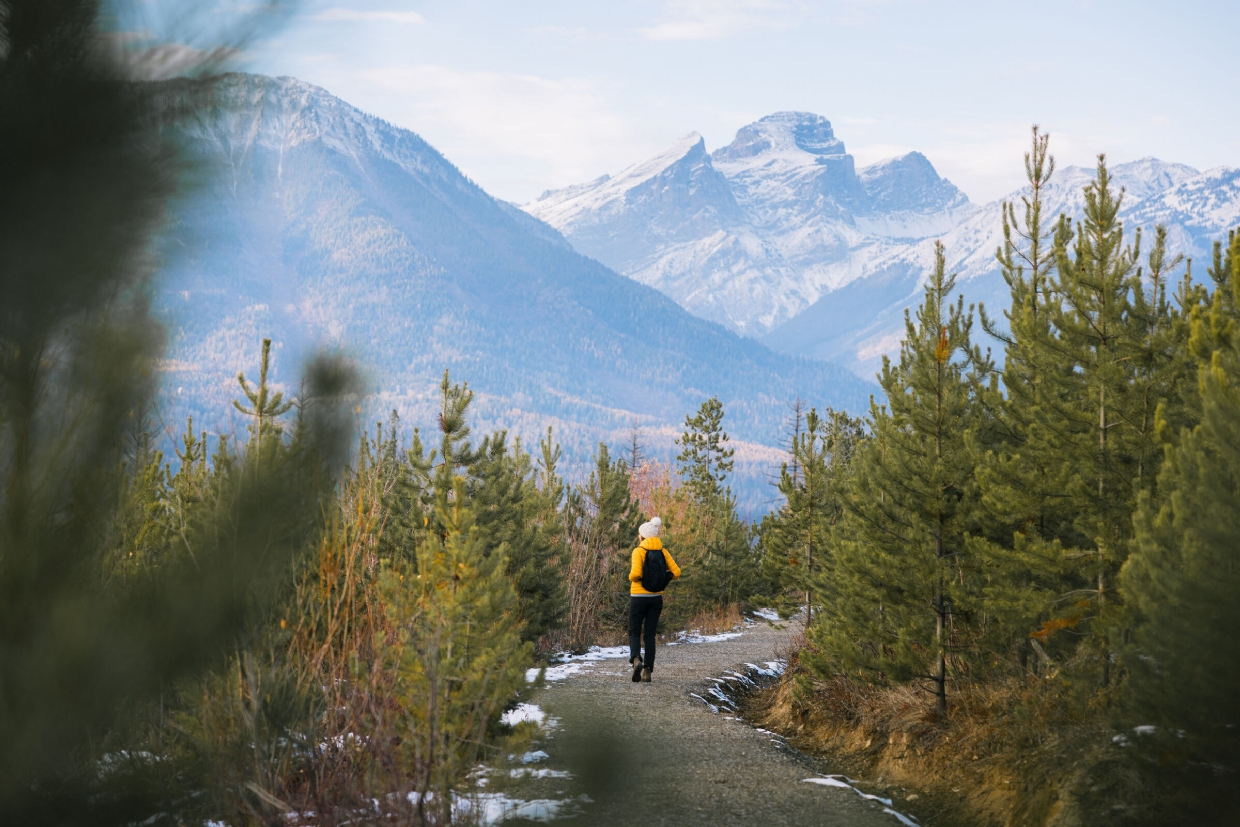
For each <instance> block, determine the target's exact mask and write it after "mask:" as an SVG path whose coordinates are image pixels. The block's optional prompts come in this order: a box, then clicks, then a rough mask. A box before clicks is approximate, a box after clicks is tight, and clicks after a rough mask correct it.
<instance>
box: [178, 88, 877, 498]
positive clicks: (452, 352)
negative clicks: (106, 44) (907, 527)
mask: <svg viewBox="0 0 1240 827" xmlns="http://www.w3.org/2000/svg"><path fill="white" fill-rule="evenodd" d="M163 88H164V90H165V91H166V94H167V96H168V99H169V101H170V102H174V101H175V100H176V98H177V97H178V96H185V95H189V96H206V101H205V102H204V105H203V106H198V107H193V108H192V109H193V111H196V112H198V113H200V114H198V115H196V116H194V117H193V118H192V119H191V120H190V121H188V122H182V123H180V124H179V125H177V126H176V135H177V136H178V140H181V141H183V142H184V144H185V146H186V147H188V148H190V149H191V150H192V151H193V152H194V153H195V154H196V157H198V158H199V159H200V160H201V161H202V163H203V164H204V165H205V166H206V169H207V173H209V174H203V175H201V176H200V177H202V178H203V181H204V183H203V184H202V185H201V186H199V187H197V188H196V189H195V190H194V191H193V193H192V196H191V197H190V198H188V199H187V200H186V201H185V202H184V203H181V204H178V205H176V206H175V208H174V220H173V221H172V223H171V224H170V226H169V229H168V231H167V232H166V233H165V234H164V238H163V242H162V247H161V254H162V255H164V256H165V257H166V258H167V261H168V266H167V267H166V271H165V273H164V276H163V279H162V281H161V283H160V285H159V288H158V290H157V292H156V296H155V306H156V309H157V310H158V311H159V312H160V313H161V314H162V315H163V316H164V318H166V319H167V320H168V322H169V326H170V330H171V332H172V336H171V347H170V349H169V353H168V359H167V361H166V362H165V364H164V366H163V375H164V381H165V385H166V387H167V388H168V395H169V399H170V402H171V408H172V410H171V411H170V415H171V419H172V421H177V420H178V419H180V418H181V417H182V415H184V414H189V413H192V414H194V416H195V422H198V423H202V424H208V425H209V424H211V423H216V422H218V421H219V417H220V416H221V415H223V414H224V412H225V411H226V410H227V409H228V402H229V400H231V399H232V398H233V397H234V396H235V395H236V389H235V381H236V380H235V378H234V377H235V376H236V373H237V371H238V370H247V371H248V370H251V369H252V366H253V364H254V362H255V360H256V351H257V346H258V341H259V340H260V339H261V338H262V336H264V335H269V336H271V337H272V338H273V339H274V340H275V341H276V348H275V351H276V365H277V367H276V380H277V381H282V382H288V381H289V379H290V376H291V375H292V371H293V368H295V367H296V365H297V363H298V362H299V361H301V360H303V359H304V358H305V357H306V355H307V354H309V353H310V352H311V351H312V350H313V349H315V348H316V347H323V346H326V347H328V348H337V349H344V350H345V351H346V352H348V353H350V354H351V355H352V357H353V358H355V359H356V360H357V361H358V362H359V364H361V365H362V366H363V367H364V368H365V369H366V370H367V371H368V373H369V375H370V376H371V385H372V389H373V390H374V394H373V395H372V397H371V399H370V401H369V402H368V403H367V404H368V407H367V408H366V411H367V412H366V413H365V414H364V415H365V416H368V417H376V418H377V417H382V416H385V415H386V413H387V411H389V410H392V409H396V410H398V411H399V412H400V415H401V417H402V419H404V420H406V421H409V420H410V419H412V421H413V422H415V423H416V422H432V421H433V417H434V412H435V409H436V408H435V404H436V401H435V394H436V392H437V390H436V388H437V385H438V380H439V378H440V377H441V376H442V373H443V371H444V370H445V369H448V370H450V371H451V373H452V375H453V377H454V379H455V380H457V381H468V382H469V383H470V386H471V387H472V388H474V389H475V390H476V391H477V392H478V401H477V404H476V411H475V413H476V416H477V423H478V427H479V428H480V429H484V430H485V429H489V428H496V427H503V428H510V429H511V430H512V431H513V432H514V434H515V435H520V436H522V437H523V438H524V439H525V440H527V442H531V443H532V440H534V439H536V438H537V437H538V435H539V434H541V433H545V430H544V429H545V426H546V425H555V426H556V428H557V430H558V431H559V438H560V439H561V440H562V441H564V442H565V444H566V447H567V448H568V449H569V450H570V451H575V452H576V453H577V454H578V455H584V456H586V457H588V455H589V453H590V452H591V451H592V448H593V446H594V445H596V444H597V442H598V441H600V440H604V441H608V442H610V443H612V444H613V445H616V444H618V443H620V442H622V441H624V437H627V432H628V430H629V427H630V426H631V424H632V423H634V422H636V423H637V424H638V425H640V426H641V427H642V429H643V433H645V434H646V435H647V436H646V437H645V438H646V439H648V440H649V441H650V442H651V443H652V445H651V447H652V448H657V449H658V450H657V451H652V453H657V454H660V455H662V453H664V452H666V451H667V450H670V448H671V439H672V436H673V435H674V434H675V433H678V429H679V426H680V424H681V423H682V422H683V418H684V416H685V415H686V414H687V413H690V412H691V411H692V410H694V409H696V407H697V405H698V404H699V403H700V402H701V401H702V400H704V399H705V398H707V397H709V396H712V395H718V396H719V397H720V398H721V400H722V401H723V402H724V404H725V406H726V409H727V411H728V419H727V422H726V425H727V428H728V430H729V432H730V433H732V434H733V436H734V437H735V438H736V439H737V440H739V441H741V442H742V443H747V444H750V445H752V446H753V447H752V448H751V449H746V450H747V451H748V452H749V454H750V455H751V456H752V457H756V458H758V459H760V460H761V462H762V463H765V465H764V466H763V467H762V468H758V467H757V465H753V467H751V468H749V469H748V470H745V469H741V470H744V473H748V474H749V481H748V482H745V483H744V485H748V486H749V488H750V490H753V491H756V490H757V486H759V484H760V486H761V487H762V488H763V490H765V475H767V474H770V473H772V469H771V468H770V467H769V464H770V462H771V461H772V458H773V456H774V455H773V454H771V453H770V452H771V451H774V450H775V446H776V445H777V444H778V442H779V439H780V438H781V436H782V421H783V417H784V414H785V407H784V406H785V403H787V402H788V401H790V400H791V399H793V398H795V397H797V396H801V397H803V398H806V399H810V400H812V401H813V402H814V404H818V405H820V406H823V405H834V406H836V407H843V408H848V409H851V410H854V411H860V410H861V409H863V408H864V407H865V405H866V404H867V401H868V398H869V395H870V393H871V392H873V390H874V386H873V385H870V384H867V383H865V382H863V381H860V380H857V379H856V378H855V377H853V376H852V375H851V374H849V373H848V372H847V371H845V370H842V369H840V368H838V367H833V366H829V365H822V364H818V363H814V362H812V361H809V360H805V359H801V358H799V357H789V356H787V355H783V354H779V353H776V352H774V351H772V350H770V349H768V348H767V347H765V346H763V345H761V344H759V343H757V342H755V341H752V340H748V339H745V338H743V337H740V336H738V335H736V334H735V333H733V332H730V331H727V330H725V329H723V328H721V327H719V326H717V325H715V324H713V323H711V322H708V321H704V320H701V319H698V318H696V317H694V316H692V315H690V314H689V313H687V312H685V311H684V310H683V309H682V308H681V307H680V306H679V305H677V304H676V303H675V302H673V301H672V300H671V299H669V298H667V297H666V296H664V295H663V294H661V293H659V292H657V291H655V290H653V289H651V288H649V287H645V286H642V285H640V284H637V283H635V282H633V281H632V280H630V279H628V278H626V277H624V276H621V275H619V274H617V273H615V272H613V271H611V270H609V269H608V268H606V267H605V266H604V265H602V264H600V263H598V262H597V261H594V260H592V259H590V258H588V257H585V256H582V255H581V254H580V253H578V252H576V251H574V250H573V249H572V248H571V247H570V246H569V245H568V244H567V242H566V241H564V239H563V237H562V236H560V235H559V234H558V233H557V232H556V231H555V230H553V229H551V228H549V227H546V226H545V225H543V224H541V223H540V222H538V221H537V220H536V219H534V218H532V217H530V216H528V215H527V214H525V213H522V212H520V211H517V210H516V209H515V208H514V207H513V206H512V205H510V204H506V203H504V202H501V201H498V200H496V199H493V198H492V197H491V196H489V195H488V194H486V193H485V192H484V191H483V190H482V189H481V188H480V187H478V186H477V185H476V184H474V183H473V182H471V181H469V180H468V179H466V178H465V177H464V176H463V175H461V174H460V171H459V170H458V169H457V168H456V167H455V166H454V165H452V164H451V163H450V162H449V161H448V160H447V159H446V158H444V157H443V156H442V155H441V154H440V153H438V152H437V151H436V150H434V148H433V147H431V146H430V145H429V144H427V143H426V142H425V141H424V140H423V139H421V138H420V137H419V136H417V135H416V134H414V133H412V132H409V131H407V130H402V129H399V128H397V127H394V126H392V125H390V124H386V123H385V122H383V121H381V120H380V119H378V118H374V117H372V116H369V115H365V114H364V113H361V112H359V111H358V110H356V109H355V108H353V107H350V106H349V105H348V104H346V103H344V102H343V101H340V100H339V99H338V98H335V97H333V96H331V95H330V94H328V93H327V92H326V91H324V90H321V89H319V88H318V87H313V86H311V85H310V84H305V83H302V82H301V81H297V80H296V79H292V78H281V79H273V78H265V77H262V76H255V75H241V74H233V75H225V76H222V77H220V78H218V79H214V80H212V81H210V82H206V81H191V80H179V81H168V82H165V85H164V87H163ZM171 105H172V104H171V103H170V106H171ZM182 421H183V420H182ZM224 425H225V428H226V427H227V423H224ZM762 446H766V447H762ZM758 459H755V460H754V462H755V463H756V462H758ZM751 483H752V484H751ZM763 496H765V494H764V495H763Z"/></svg>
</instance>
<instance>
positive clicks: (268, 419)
mask: <svg viewBox="0 0 1240 827" xmlns="http://www.w3.org/2000/svg"><path fill="white" fill-rule="evenodd" d="M270 368H271V340H270V339H263V355H262V361H261V363H260V366H259V371H258V384H257V385H255V386H254V387H253V388H252V389H251V387H250V383H249V382H247V381H246V380H245V374H244V373H238V374H237V384H238V385H240V386H241V392H242V393H243V394H245V398H246V400H247V401H249V403H250V406H249V407H248V408H247V407H245V406H244V405H242V404H241V402H240V400H236V399H234V400H233V407H234V408H236V409H237V410H238V411H240V412H241V413H242V414H244V415H245V416H248V417H250V418H251V419H253V420H254V422H253V424H252V425H251V426H250V434H251V439H252V440H253V442H254V449H255V451H256V452H257V454H258V456H260V457H261V456H263V437H264V436H267V437H268V438H269V439H270V438H271V437H275V438H277V439H278V438H279V435H280V433H281V427H280V424H279V423H278V422H277V417H280V416H283V415H284V414H286V413H288V412H289V411H290V410H292V409H293V406H294V404H295V403H294V401H293V400H291V399H289V400H287V401H286V400H285V399H284V393H283V392H281V391H276V392H275V393H274V394H273V393H272V391H271V387H270V385H269V384H268V383H267V374H268V371H269V370H270Z"/></svg>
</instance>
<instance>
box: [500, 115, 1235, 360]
mask: <svg viewBox="0 0 1240 827" xmlns="http://www.w3.org/2000/svg"><path fill="white" fill-rule="evenodd" d="M682 166H683V167H686V168H691V170H692V175H690V174H688V172H687V170H686V171H682V172H676V173H673V172H672V170H673V169H679V168H680V167H682ZM1111 172H1112V175H1113V177H1114V179H1115V183H1116V186H1117V188H1118V187H1123V188H1124V191H1125V194H1124V211H1123V217H1124V220H1125V224H1126V226H1128V227H1129V228H1134V229H1135V228H1136V227H1138V226H1140V227H1143V228H1145V230H1146V232H1147V234H1148V232H1149V231H1150V230H1152V229H1153V226H1154V225H1155V224H1158V223H1161V224H1165V225H1167V226H1168V228H1169V229H1170V230H1171V240H1172V243H1173V245H1174V246H1175V248H1176V250H1177V251H1179V252H1184V253H1185V254H1187V255H1192V256H1196V257H1200V256H1202V255H1204V254H1207V253H1208V252H1209V249H1210V245H1211V243H1212V242H1213V240H1214V239H1215V238H1217V237H1219V236H1220V235H1225V234H1226V232H1227V229H1228V228H1229V227H1233V226H1235V225H1236V224H1237V223H1240V170H1236V169H1233V168H1220V169H1216V170H1211V171H1209V172H1205V173H1201V172H1198V171H1197V170H1195V169H1193V168H1192V167H1188V166H1185V165H1183V164H1171V163H1165V162H1163V161H1159V160H1157V159H1155V158H1145V159H1141V160H1138V161H1133V162H1131V163H1125V164H1117V165H1114V166H1112V167H1111ZM1093 174H1094V173H1093V170H1088V169H1082V168H1079V167H1067V168H1064V169H1061V170H1059V171H1057V172H1056V174H1055V178H1054V180H1053V182H1052V185H1051V187H1050V190H1049V192H1048V193H1047V202H1048V203H1047V209H1046V214H1047V216H1048V220H1053V219H1054V216H1056V215H1057V214H1058V213H1060V212H1065V213H1067V214H1068V215H1070V216H1073V217H1079V216H1080V215H1081V211H1082V208H1083V205H1084V197H1083V194H1082V190H1083V188H1084V186H1085V185H1086V184H1088V183H1089V182H1090V181H1091V180H1093ZM656 182H657V183H656ZM707 182H709V183H707ZM651 188H653V189H655V190H657V191H658V192H659V193H660V197H659V199H658V200H657V202H656V201H655V200H653V199H651V198H650V197H649V196H648V195H647V193H648V192H649V191H650V189H651ZM1021 195H1023V193H1022V192H1016V193H1013V194H1012V195H1011V196H1009V200H1011V199H1019V198H1020V196H1021ZM1000 203H1001V202H999V201H996V202H993V203H991V204H986V205H984V206H981V207H978V206H976V205H974V204H972V203H970V201H969V199H968V198H967V197H966V196H965V195H964V193H962V192H961V191H960V190H958V189H957V188H956V187H955V186H954V185H952V183H951V182H950V181H948V180H946V179H944V178H942V177H940V176H939V174H938V173H937V172H936V171H935V170H934V167H933V165H932V164H931V163H930V161H929V160H928V159H927V158H926V157H925V156H924V155H922V154H921V153H919V152H911V153H909V154H907V155H903V156H900V157H898V158H892V159H889V160H886V161H882V162H879V163H877V164H873V165H871V166H868V167H864V168H862V169H859V170H858V169H855V165H854V162H853V158H852V156H851V155H849V154H848V153H847V152H846V150H845V147H844V143H843V141H841V140H840V139H839V138H838V137H837V136H836V135H835V133H834V131H833V130H832V128H831V124H830V123H829V122H828V121H827V120H826V119H825V118H822V117H820V116H818V115H813V114H809V113H804V112H779V113H776V114H774V115H769V116H767V117H765V118H762V119H761V120H759V121H757V122H755V123H752V124H749V125H747V126H744V127H742V128H741V129H740V130H739V131H738V132H737V133H736V139H735V140H734V141H733V142H732V143H731V144H729V145H728V146H725V147H722V148H720V149H717V150H715V151H714V152H713V153H711V154H710V155H709V156H708V155H706V154H705V147H703V146H702V144H701V141H700V139H699V138H698V137H697V135H696V134H695V135H691V136H689V138H686V139H684V140H682V141H680V142H678V143H677V144H676V145H675V146H673V147H672V148H670V149H669V150H668V151H666V152H664V153H661V154H660V155H659V156H657V157H656V158H654V159H651V160H650V161H647V162H645V163H643V164H638V165H636V166H633V167H630V168H629V169H627V170H625V171H624V172H623V173H621V174H620V175H618V176H617V177H615V178H602V179H599V180H598V181H595V182H592V183H590V184H583V185H579V186H576V187H570V188H568V189H565V190H558V191H555V192H548V193H544V194H543V195H542V197H540V198H539V199H537V200H536V201H533V202H531V203H529V204H526V205H524V207H523V209H525V210H526V211H527V212H529V213H530V214H531V215H533V216H536V217H538V218H541V219H542V220H544V221H546V222H547V223H548V224H550V225H551V226H553V227H555V228H556V229H558V230H560V231H561V232H562V233H563V234H564V236H565V238H567V239H568V240H569V241H570V242H571V243H572V244H573V246H574V247H576V248H577V249H579V250H581V251H582V252H584V253H586V254H587V255H590V256H593V257H594V258H597V259H598V260H599V261H601V262H603V263H605V264H608V265H610V266H611V267H613V268H615V269H616V270H617V271H618V272H621V273H624V274H625V275H628V276H630V277H632V278H633V279H635V280H637V281H639V282H642V283H643V284H648V285H650V286H652V287H655V288H657V289H658V290H660V291H662V292H663V293H665V294H666V295H668V296H670V297H671V298H673V299H675V300H676V301H677V302H678V303H679V304H680V305H681V306H683V307H685V308H686V309H688V310H690V311H692V312H693V313H695V314H697V315H700V316H702V317H704V318H707V319H711V320H713V321H717V322H719V323H721V324H723V325H725V326H727V327H730V328H731V329H733V330H735V331H737V332H740V333H743V334H746V335H748V336H753V337H756V338H759V339H760V340H762V341H763V342H765V343H767V344H769V345H770V346H771V347H774V348H776V349H778V350H782V351H784V352H787V353H791V354H796V355H802V356H810V357H813V358H816V359H822V360H826V361H832V362H837V363H839V364H842V365H845V366H847V367H849V368H850V369H852V370H853V371H855V372H856V373H858V374H859V375H861V376H863V377H866V378H871V377H873V376H874V373H875V371H876V370H877V368H878V366H879V364H880V363H881V359H882V356H883V354H889V353H892V352H894V350H895V349H896V348H898V346H899V342H900V340H901V338H902V337H903V335H904V310H905V309H906V308H909V307H911V306H913V305H915V304H916V303H917V302H919V301H920V297H921V290H922V283H923V281H924V279H925V276H926V273H927V272H928V270H929V267H930V264H931V262H932V261H933V249H934V243H935V241H936V240H941V241H942V242H943V243H944V244H945V245H946V247H947V255H948V265H949V266H950V267H952V268H953V269H955V270H957V271H958V272H959V275H960V279H959V285H960V288H959V289H960V290H961V291H962V292H963V293H964V294H965V296H966V298H967V300H968V301H970V302H984V303H985V304H986V306H987V308H988V310H989V311H990V313H991V315H993V316H1000V315H1001V314H1000V311H1001V310H1002V309H1003V308H1004V307H1006V305H1007V287H1006V285H1005V284H1004V282H1003V280H1002V278H1001V277H1000V275H999V273H998V268H997V266H996V264H995V259H994V253H995V250H996V249H997V248H998V246H999V245H1000V244H1001V243H1002V230H1001V218H1000V216H1001V213H1000ZM673 228H674V230H675V231H674V232H673Z"/></svg>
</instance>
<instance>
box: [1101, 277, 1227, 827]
mask: <svg viewBox="0 0 1240 827" xmlns="http://www.w3.org/2000/svg"><path fill="white" fill-rule="evenodd" d="M1230 276H1231V277H1230V278H1229V279H1228V280H1227V282H1225V283H1223V284H1221V285H1219V287H1218V288H1217V289H1218V290H1224V289H1225V290H1228V291H1232V290H1237V289H1240V258H1235V259H1233V264H1232V269H1231V274H1230ZM1228 301H1230V300H1228ZM1223 303H1224V301H1223V300H1222V299H1220V301H1219V304H1220V305H1222V304H1223ZM1209 324H1210V320H1209V319H1208V318H1207V317H1206V315H1205V314H1201V315H1199V317H1198V318H1197V319H1196V320H1195V322H1194V328H1196V329H1195V330H1194V336H1197V335H1198V334H1200V335H1202V336H1204V335H1205V334H1206V331H1205V329H1204V328H1206V327H1207V326H1208V325H1209ZM1216 341H1217V344H1218V349H1217V350H1215V351H1214V352H1213V353H1212V354H1211V356H1210V358H1209V359H1208V360H1203V364H1202V366H1201V373H1200V392H1201V419H1200V423H1199V424H1198V425H1196V426H1195V427H1193V428H1191V429H1184V430H1183V431H1182V432H1181V433H1180V434H1179V435H1178V439H1177V440H1176V441H1175V444H1172V445H1169V446H1168V448H1167V451H1166V460H1165V462H1164V464H1163V466H1162V470H1161V471H1160V473H1159V485H1158V489H1157V494H1153V493H1151V492H1150V491H1144V492H1142V494H1141V499H1140V506H1139V508H1138V511H1137V514H1136V518H1135V531H1136V537H1135V541H1134V543H1133V551H1132V555H1131V556H1130V557H1129V559H1128V561H1127V562H1126V563H1125V565H1124V568H1123V570H1122V572H1121V584H1122V586H1123V589H1124V594H1125V596H1126V599H1127V600H1128V602H1129V604H1130V606H1131V609H1132V612H1133V615H1134V617H1135V619H1136V626H1135V629H1134V631H1133V633H1132V639H1131V645H1130V646H1129V648H1128V651H1127V652H1126V653H1125V657H1124V663H1125V665H1126V666H1127V668H1128V670H1129V672H1130V678H1129V680H1128V682H1127V684H1126V687H1125V690H1124V700H1125V701H1126V704H1125V709H1124V712H1123V715H1122V719H1123V720H1124V721H1125V722H1126V724H1127V725H1129V726H1133V725H1155V726H1156V727H1157V730H1156V731H1155V733H1153V734H1152V735H1149V736H1145V737H1141V738H1138V739H1137V742H1138V743H1137V746H1138V748H1141V749H1144V750H1147V751H1151V752H1154V753H1155V754H1156V756H1155V757H1157V758H1158V766H1159V767H1160V768H1161V769H1160V770H1159V773H1160V774H1165V773H1167V772H1168V771H1169V772H1171V773H1173V781H1172V785H1171V786H1172V787H1175V788H1177V789H1176V794H1178V795H1179V796H1180V797H1181V798H1182V799H1185V802H1184V803H1186V804H1187V805H1188V807H1189V808H1191V809H1187V810H1185V808H1181V809H1180V811H1182V812H1184V811H1186V812H1189V813H1192V814H1193V815H1194V816H1195V817H1201V816H1200V815H1199V813H1198V812H1194V811H1200V810H1202V809H1205V810H1209V809H1214V808H1217V809H1218V810H1219V811H1220V812H1228V813H1230V816H1231V818H1233V819H1234V817H1235V816H1236V812H1237V806H1236V803H1235V800H1234V795H1233V794H1232V793H1231V792H1226V791H1224V790H1223V789H1222V787H1223V785H1221V784H1220V783H1219V778H1220V777H1221V776H1231V777H1234V775H1235V773H1236V772H1238V771H1240V714H1238V713H1240V643H1238V639H1237V637H1236V634H1235V630H1236V629H1237V628H1240V602H1238V601H1237V600H1236V596H1237V595H1238V594H1240V502H1238V501H1237V499H1236V491H1237V490H1240V348H1238V345H1240V331H1238V329H1237V328H1236V327H1235V326H1234V325H1232V326H1230V327H1229V328H1228V329H1227V330H1226V331H1225V332H1224V335H1223V337H1222V338H1221V339H1219V340H1216ZM1159 419H1160V423H1159V424H1160V425H1161V426H1162V430H1163V431H1164V432H1169V431H1170V428H1169V426H1167V425H1166V423H1165V422H1163V421H1161V420H1162V417H1161V413H1160V416H1159ZM1186 759H1187V760H1186ZM1214 815H1216V816H1217V813H1215V814H1214ZM1220 823H1222V822H1220Z"/></svg>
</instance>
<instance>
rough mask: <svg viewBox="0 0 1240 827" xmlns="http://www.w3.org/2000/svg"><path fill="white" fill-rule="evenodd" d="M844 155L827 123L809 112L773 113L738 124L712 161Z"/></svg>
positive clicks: (842, 148)
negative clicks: (805, 154)
mask: <svg viewBox="0 0 1240 827" xmlns="http://www.w3.org/2000/svg"><path fill="white" fill-rule="evenodd" d="M775 153H777V154H781V155H784V154H789V153H792V154H798V153H807V154H809V155H846V154H847V153H846V152H845V150H844V142H843V141H841V140H840V139H839V138H836V137H835V133H834V132H833V131H832V129H831V122H830V121H828V120H827V119H826V118H824V117H822V116H821V115H815V114H813V113H812V112H776V113H775V114H773V115H767V116H766V117H765V118H762V119H760V120H758V121H755V122H754V123H751V124H748V125H747V126H742V127H741V128H740V129H739V130H737V132H736V138H735V140H733V141H732V143H730V144H728V145H727V146H725V147H723V148H721V149H718V150H716V151H715V153H714V156H713V157H714V159H715V160H716V161H740V160H742V159H745V158H754V157H757V156H759V155H767V154H775Z"/></svg>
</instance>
